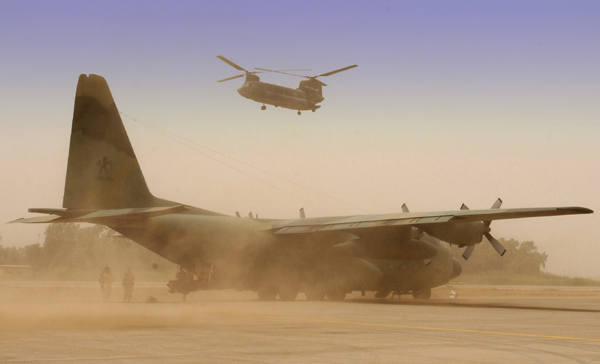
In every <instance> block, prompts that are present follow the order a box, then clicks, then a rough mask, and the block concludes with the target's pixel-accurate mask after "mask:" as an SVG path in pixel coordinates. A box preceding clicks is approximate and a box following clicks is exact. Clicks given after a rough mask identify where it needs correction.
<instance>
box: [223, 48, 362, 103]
mask: <svg viewBox="0 0 600 364" xmlns="http://www.w3.org/2000/svg"><path fill="white" fill-rule="evenodd" d="M217 58H219V59H220V60H221V61H223V62H225V63H227V64H228V65H230V66H231V67H233V68H235V69H236V70H238V71H244V74H242V75H237V76H233V77H229V78H225V79H222V80H219V81H217V82H224V81H229V80H233V79H236V78H240V77H243V76H246V80H245V81H244V84H243V85H242V87H240V88H238V90H237V91H238V93H239V94H240V95H242V96H244V97H245V98H247V99H250V100H253V101H256V102H260V103H262V104H263V105H262V106H261V110H266V109H267V106H266V105H265V104H269V105H273V106H275V107H283V108H286V109H292V110H298V115H301V114H302V112H301V110H312V111H313V112H315V111H316V110H317V109H318V108H320V107H321V105H317V104H318V103H320V102H322V101H323V100H325V98H324V97H323V86H327V85H326V84H325V83H323V82H321V81H319V80H317V77H327V76H331V75H333V74H336V73H339V72H342V71H346V70H349V69H351V68H354V67H358V66H357V65H355V64H354V65H352V66H348V67H344V68H340V69H337V70H335V71H331V72H327V73H322V74H320V75H317V76H302V75H296V74H293V73H288V72H284V71H274V70H269V69H265V68H256V69H257V70H260V71H266V72H275V73H281V74H284V75H289V76H296V77H304V78H307V79H308V80H305V81H300V85H299V86H298V88H296V89H293V88H290V87H284V86H279V85H274V84H271V83H266V82H262V81H261V80H260V78H259V77H258V76H257V75H256V74H257V73H262V72H257V71H252V72H251V71H248V70H246V69H244V68H242V67H240V66H238V65H237V64H235V63H233V62H231V61H230V60H228V59H227V58H225V57H223V56H217ZM287 71H304V70H287Z"/></svg>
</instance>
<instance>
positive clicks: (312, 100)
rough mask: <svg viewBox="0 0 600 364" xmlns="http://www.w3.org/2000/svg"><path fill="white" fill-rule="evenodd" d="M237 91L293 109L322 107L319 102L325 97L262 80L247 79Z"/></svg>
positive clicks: (246, 95)
mask: <svg viewBox="0 0 600 364" xmlns="http://www.w3.org/2000/svg"><path fill="white" fill-rule="evenodd" d="M237 91H238V93H239V94H240V95H242V96H244V97H245V98H247V99H250V100H254V101H256V102H260V103H263V104H269V105H273V106H275V107H283V108H286V109H292V110H312V111H315V110H316V109H318V108H320V107H321V106H320V105H317V103H319V102H321V101H323V100H324V99H325V98H324V97H323V96H321V95H319V94H318V93H316V92H306V91H304V90H300V89H293V88H290V87H284V86H279V85H274V84H270V83H266V82H261V81H246V82H244V84H243V85H242V87H240V88H239V89H238V90H237Z"/></svg>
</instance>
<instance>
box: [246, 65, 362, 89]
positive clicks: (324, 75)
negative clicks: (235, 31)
mask: <svg viewBox="0 0 600 364" xmlns="http://www.w3.org/2000/svg"><path fill="white" fill-rule="evenodd" d="M354 67H358V65H356V64H353V65H352V66H348V67H343V68H339V69H337V70H335V71H329V72H325V73H321V74H320V75H316V76H304V75H297V74H295V73H289V72H284V71H275V70H270V69H267V68H259V67H254V69H257V70H260V71H265V72H274V73H281V74H283V75H288V76H296V77H302V78H308V79H309V80H316V79H317V77H327V76H331V75H334V74H336V73H340V72H343V71H347V70H349V69H352V68H354ZM286 71H295V70H286ZM319 82H321V83H322V84H323V86H327V85H326V84H325V83H324V82H322V81H319Z"/></svg>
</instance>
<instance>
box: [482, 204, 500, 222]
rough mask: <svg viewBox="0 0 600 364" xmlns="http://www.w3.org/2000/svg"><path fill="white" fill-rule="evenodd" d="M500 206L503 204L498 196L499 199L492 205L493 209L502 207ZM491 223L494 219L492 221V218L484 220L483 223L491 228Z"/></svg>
mask: <svg viewBox="0 0 600 364" xmlns="http://www.w3.org/2000/svg"><path fill="white" fill-rule="evenodd" d="M500 206H502V199H500V198H499V197H498V199H497V200H496V202H494V204H493V205H492V209H494V210H495V209H499V208H500ZM491 224H492V221H491V220H490V221H484V222H483V225H485V227H486V228H489V227H490V225H491Z"/></svg>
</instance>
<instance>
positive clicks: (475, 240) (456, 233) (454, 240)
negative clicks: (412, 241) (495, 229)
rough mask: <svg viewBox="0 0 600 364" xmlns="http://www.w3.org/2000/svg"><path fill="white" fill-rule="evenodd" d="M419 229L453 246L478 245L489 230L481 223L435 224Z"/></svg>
mask: <svg viewBox="0 0 600 364" xmlns="http://www.w3.org/2000/svg"><path fill="white" fill-rule="evenodd" d="M420 227H421V229H423V230H424V231H425V232H426V233H427V234H429V235H431V236H433V237H436V238H438V239H440V240H443V241H445V242H447V243H450V244H454V245H475V244H479V243H481V240H482V239H483V235H484V234H485V233H486V232H488V231H489V228H487V227H486V226H485V225H484V224H483V223H482V222H463V223H456V224H436V225H428V226H420Z"/></svg>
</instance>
